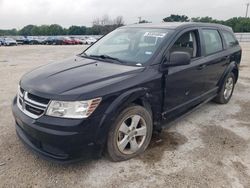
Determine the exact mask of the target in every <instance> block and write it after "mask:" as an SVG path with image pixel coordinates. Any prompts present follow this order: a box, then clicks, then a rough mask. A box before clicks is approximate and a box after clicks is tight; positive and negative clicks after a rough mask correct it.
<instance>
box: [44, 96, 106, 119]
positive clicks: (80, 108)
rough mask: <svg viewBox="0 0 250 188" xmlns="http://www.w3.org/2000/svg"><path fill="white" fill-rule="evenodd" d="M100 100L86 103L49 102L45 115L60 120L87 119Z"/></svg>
mask: <svg viewBox="0 0 250 188" xmlns="http://www.w3.org/2000/svg"><path fill="white" fill-rule="evenodd" d="M100 102H101V98H96V99H92V100H87V101H72V102H71V101H67V102H66V101H51V102H50V104H49V107H48V109H47V111H46V115H48V116H54V117H62V118H74V119H77V118H87V117H89V116H90V115H91V114H92V113H93V112H94V111H95V109H96V108H97V106H98V105H99V104H100Z"/></svg>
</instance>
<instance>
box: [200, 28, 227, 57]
mask: <svg viewBox="0 0 250 188" xmlns="http://www.w3.org/2000/svg"><path fill="white" fill-rule="evenodd" d="M202 35H203V38H204V47H205V53H206V55H210V54H213V53H216V52H219V51H221V50H222V49H223V47H222V41H221V37H220V34H219V32H218V31H217V30H216V29H202Z"/></svg>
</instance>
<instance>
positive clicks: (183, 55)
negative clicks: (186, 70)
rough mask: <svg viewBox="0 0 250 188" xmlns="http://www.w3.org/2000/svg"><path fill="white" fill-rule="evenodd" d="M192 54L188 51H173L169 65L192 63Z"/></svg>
mask: <svg viewBox="0 0 250 188" xmlns="http://www.w3.org/2000/svg"><path fill="white" fill-rule="evenodd" d="M190 61H191V56H190V54H189V53H188V52H178V51H176V52H172V53H171V54H170V57H169V61H168V63H167V64H166V65H167V66H181V65H188V64H190Z"/></svg>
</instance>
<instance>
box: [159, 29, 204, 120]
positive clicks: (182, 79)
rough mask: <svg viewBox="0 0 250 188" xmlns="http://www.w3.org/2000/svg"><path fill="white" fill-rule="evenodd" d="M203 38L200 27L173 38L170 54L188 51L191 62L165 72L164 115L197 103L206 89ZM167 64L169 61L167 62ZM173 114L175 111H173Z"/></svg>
mask: <svg viewBox="0 0 250 188" xmlns="http://www.w3.org/2000/svg"><path fill="white" fill-rule="evenodd" d="M200 41H201V38H200V35H199V32H198V28H196V29H191V30H185V31H183V32H181V33H180V34H179V35H177V37H176V38H175V39H174V40H173V42H172V45H170V46H171V47H170V48H169V50H168V52H167V53H168V54H170V53H172V52H175V51H184V52H188V53H190V55H191V63H190V64H188V65H181V66H173V67H172V66H169V67H168V68H167V70H166V71H165V72H164V81H165V83H164V86H165V87H164V107H163V111H164V113H163V114H164V116H166V117H165V118H168V117H169V114H170V112H173V111H175V112H176V113H174V114H176V115H177V114H178V113H181V112H182V111H184V110H185V109H186V108H187V107H188V106H190V105H195V103H196V101H198V99H199V98H200V96H201V95H202V94H204V93H205V91H204V87H203V84H204V79H203V77H204V71H203V61H202V58H201V43H200ZM165 63H166V65H167V63H168V62H165ZM172 114H173V113H172Z"/></svg>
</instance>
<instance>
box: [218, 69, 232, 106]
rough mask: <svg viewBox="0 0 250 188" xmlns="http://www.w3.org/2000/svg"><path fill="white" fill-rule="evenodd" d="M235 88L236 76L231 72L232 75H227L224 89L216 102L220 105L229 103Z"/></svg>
mask: <svg viewBox="0 0 250 188" xmlns="http://www.w3.org/2000/svg"><path fill="white" fill-rule="evenodd" d="M234 86H235V76H234V74H233V73H232V72H231V73H230V74H228V75H227V77H226V79H225V80H224V83H223V86H222V89H221V91H220V92H219V93H218V95H217V97H216V98H215V99H214V101H215V102H217V103H220V104H226V103H228V102H229V100H230V99H231V97H232V94H233V90H234Z"/></svg>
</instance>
